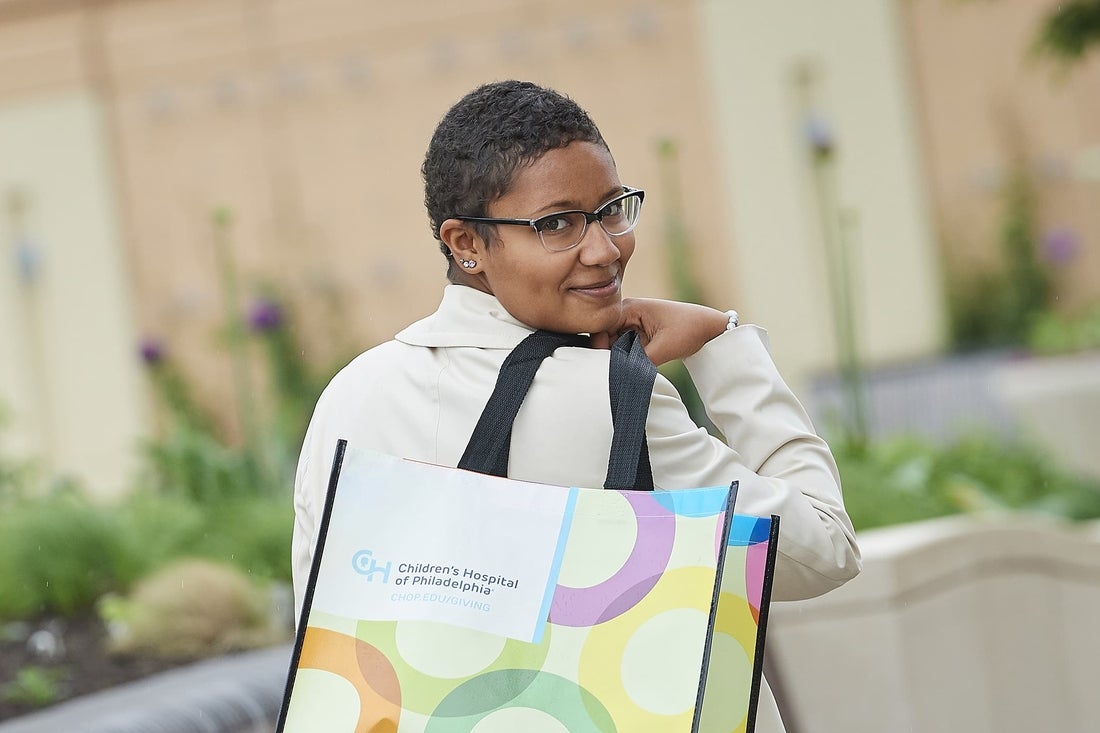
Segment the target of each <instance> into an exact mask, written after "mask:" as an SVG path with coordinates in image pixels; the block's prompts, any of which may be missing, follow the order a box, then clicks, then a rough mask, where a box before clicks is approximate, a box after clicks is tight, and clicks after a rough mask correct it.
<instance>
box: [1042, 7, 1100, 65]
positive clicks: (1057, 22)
mask: <svg viewBox="0 0 1100 733" xmlns="http://www.w3.org/2000/svg"><path fill="white" fill-rule="evenodd" d="M1098 43H1100V0H1068V1H1067V2H1060V3H1058V5H1057V6H1056V7H1055V8H1054V9H1053V10H1052V11H1050V13H1049V14H1048V15H1047V16H1046V17H1045V18H1044V19H1043V21H1042V23H1041V24H1040V27H1039V32H1038V33H1037V34H1036V37H1035V43H1034V48H1035V50H1036V51H1037V52H1039V53H1042V54H1046V55H1049V56H1051V57H1054V58H1057V59H1060V60H1062V61H1065V62H1076V61H1079V60H1080V59H1082V58H1083V57H1084V56H1085V54H1086V53H1088V52H1089V51H1090V50H1091V49H1092V48H1094V47H1095V46H1096V45H1097V44H1098Z"/></svg>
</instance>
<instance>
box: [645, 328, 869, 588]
mask: <svg viewBox="0 0 1100 733" xmlns="http://www.w3.org/2000/svg"><path fill="white" fill-rule="evenodd" d="M685 364H686V366H687V367H688V371H689V372H690V374H691V376H692V380H693V381H694V382H695V385H696V387H697V388H698V390H699V394H700V397H701V398H702V400H703V403H704V404H705V406H706V410H707V415H708V416H709V417H710V419H711V420H712V421H713V422H714V424H715V425H716V426H717V427H718V429H719V430H721V431H722V434H723V435H724V436H725V438H726V443H723V442H721V441H720V440H718V439H716V438H713V437H711V436H710V435H708V434H707V433H706V431H704V430H702V429H700V428H696V427H695V426H694V423H693V422H692V421H691V418H690V416H689V415H688V414H687V410H686V408H685V407H684V405H683V402H682V401H681V400H680V398H679V396H678V395H677V394H676V391H675V389H674V388H673V387H672V385H671V384H670V383H669V382H668V381H667V380H666V379H664V378H663V377H658V381H657V385H656V386H655V388H654V396H653V402H652V404H651V406H650V414H649V419H648V422H647V432H648V435H649V447H650V452H651V455H652V463H653V467H654V481H655V483H656V484H657V485H658V486H661V487H664V488H683V487H690V486H715V485H723V484H727V483H729V482H731V481H733V480H737V481H738V482H739V486H738V495H737V509H736V510H737V512H738V513H740V514H749V515H754V516H770V515H772V514H777V515H779V517H780V524H779V550H778V554H777V560H776V572H775V579H774V582H773V586H772V597H773V599H775V600H778V601H782V600H798V599H803V598H811V597H813V596H817V595H820V594H822V593H825V592H827V591H829V590H832V589H833V588H836V587H838V586H840V585H841V584H843V583H844V582H846V581H847V580H849V579H851V578H852V577H854V576H855V575H856V574H857V573H858V572H859V570H860V556H859V548H858V546H857V544H856V537H855V531H854V530H853V528H852V523H851V520H850V519H849V518H848V514H847V512H846V511H845V509H844V501H843V497H842V495H841V489H840V477H839V474H838V471H837V467H836V462H835V461H834V459H833V456H832V453H831V452H830V450H829V447H828V445H826V443H825V441H824V440H822V439H821V438H820V437H819V436H818V435H817V433H816V432H815V431H814V428H813V425H812V424H811V422H810V419H809V416H808V415H807V414H806V411H805V410H804V409H803V407H802V405H801V404H800V403H799V402H798V400H797V398H796V397H795V396H794V394H793V393H792V392H791V390H790V389H789V388H788V387H787V385H786V384H785V383H784V381H783V379H782V378H781V377H780V375H779V372H778V370H777V369H776V367H775V364H774V363H773V361H772V359H771V356H770V354H769V353H768V350H767V346H766V333H765V332H764V331H763V330H762V329H760V328H758V327H756V326H741V327H738V328H735V329H732V330H730V331H727V332H726V333H725V334H723V335H721V336H719V337H717V338H715V339H713V340H712V341H710V342H709V343H707V344H706V345H705V346H704V347H703V348H702V349H701V350H700V351H699V352H698V353H697V354H695V355H693V356H691V357H689V358H688V359H685Z"/></svg>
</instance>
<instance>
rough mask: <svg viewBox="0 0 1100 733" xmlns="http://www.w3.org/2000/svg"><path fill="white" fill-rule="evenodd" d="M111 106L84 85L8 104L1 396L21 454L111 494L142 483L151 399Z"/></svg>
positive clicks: (2, 132) (1, 157)
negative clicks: (121, 225)
mask: <svg viewBox="0 0 1100 733" xmlns="http://www.w3.org/2000/svg"><path fill="white" fill-rule="evenodd" d="M101 112H102V111H101V109H100V107H99V105H98V104H97V103H96V101H95V100H94V99H93V98H92V97H91V95H89V94H87V93H84V92H80V91H69V92H60V91H59V92H54V93H48V94H42V95H41V96H37V97H34V98H29V99H27V100H26V101H24V102H22V103H18V104H16V103H8V104H2V103H0V198H2V199H3V200H4V202H5V206H4V207H3V208H4V211H3V215H2V222H0V343H2V344H3V345H4V346H3V348H2V349H0V401H2V402H4V403H7V405H8V406H9V408H10V410H11V413H12V414H11V417H12V418H13V421H14V422H13V426H12V433H11V435H12V442H11V444H10V445H11V446H12V448H13V449H14V451H15V452H16V453H17V454H21V455H29V456H34V457H37V458H39V459H41V460H42V461H43V462H44V463H45V468H46V469H47V470H49V471H51V472H56V473H60V474H76V475H79V476H81V477H82V478H83V479H84V480H85V481H86V482H87V485H88V487H89V488H90V489H92V490H93V491H94V492H95V493H97V494H99V495H103V496H109V495H112V494H115V493H118V492H119V491H121V490H123V489H124V488H126V487H127V486H128V485H129V482H130V479H131V478H132V476H131V471H132V469H133V468H134V460H133V459H134V457H135V455H136V453H135V451H136V448H137V443H136V441H137V438H138V436H139V434H140V432H141V418H142V394H141V382H140V374H139V373H138V372H137V366H136V361H135V359H134V354H135V350H136V341H137V338H136V333H135V329H134V322H133V321H134V319H133V316H134V302H133V300H132V298H131V290H130V283H129V279H128V274H127V272H126V268H125V259H124V255H123V251H122V248H121V238H120V236H119V231H118V222H117V220H116V205H117V201H116V198H115V193H114V183H113V179H112V175H111V161H110V157H109V153H108V146H107V145H106V144H105V140H106V134H107V133H106V131H105V129H104V122H103V118H102V114H101ZM17 198H18V199H21V201H22V203H21V204H18V205H17V204H16V199H17ZM19 249H23V250H24V251H27V250H33V251H35V252H37V253H38V255H37V257H38V264H37V267H35V268H31V269H30V271H28V270H27V268H24V267H20V258H19V255H18V254H17V250H19ZM23 261H24V262H26V259H23Z"/></svg>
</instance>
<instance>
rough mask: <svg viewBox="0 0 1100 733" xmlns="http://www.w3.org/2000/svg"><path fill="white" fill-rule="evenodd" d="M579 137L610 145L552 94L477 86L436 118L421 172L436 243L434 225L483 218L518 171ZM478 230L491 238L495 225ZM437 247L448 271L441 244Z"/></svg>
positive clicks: (532, 88)
mask: <svg viewBox="0 0 1100 733" xmlns="http://www.w3.org/2000/svg"><path fill="white" fill-rule="evenodd" d="M578 140H580V141H583V142H590V143H596V144H599V145H602V146H603V147H604V148H605V149H606V148H607V143H606V142H605V141H604V139H603V136H602V135H601V134H600V131H599V129H598V128H597V127H596V123H594V122H593V121H592V118H591V117H589V116H588V113H587V112H585V111H584V110H583V109H581V107H580V106H579V105H578V104H577V103H576V102H574V101H573V100H572V99H570V98H569V97H566V96H565V95H563V94H560V93H559V92H556V91H554V90H553V89H547V88H544V87H540V86H538V85H537V84H533V83H531V82H526V81H514V80H511V81H499V82H493V83H491V84H484V85H482V86H479V87H478V88H476V89H474V90H473V91H471V92H470V93H468V94H467V95H466V96H464V97H463V98H462V99H460V100H459V101H458V102H457V103H455V105H454V106H453V107H451V109H450V110H448V112H447V113H446V114H445V115H444V116H443V119H441V120H440V121H439V124H438V125H437V126H436V128H435V132H434V133H433V134H432V139H431V142H430V143H429V144H428V151H427V153H426V154H425V156H424V164H423V166H421V169H420V172H421V175H422V176H423V177H424V206H425V207H426V208H427V209H428V218H429V220H430V222H431V227H432V235H433V236H434V237H435V238H436V239H437V240H439V239H440V237H439V227H440V226H441V225H442V224H443V222H444V221H445V220H447V219H450V218H452V217H455V216H485V215H486V213H487V210H488V207H489V204H490V203H491V202H493V201H495V200H496V199H498V198H500V197H501V196H503V195H504V194H505V193H507V192H508V189H509V188H510V186H511V184H512V182H513V180H514V179H515V175H516V171H517V170H519V169H520V168H521V167H523V166H526V165H529V164H531V163H533V162H534V161H535V160H537V159H538V158H539V157H541V156H542V155H543V154H544V153H546V152H548V151H550V150H554V149H556V148H563V147H565V146H566V145H569V143H572V142H575V141H578ZM608 152H610V150H608ZM476 226H477V227H478V233H479V234H480V235H481V236H482V238H483V239H485V241H486V242H489V241H491V239H492V234H493V231H494V230H493V227H492V225H487V224H477V225H476ZM439 248H440V250H441V251H442V252H443V255H444V257H446V258H447V261H448V263H449V268H453V267H454V262H453V261H452V260H451V258H450V252H449V251H448V249H447V246H446V245H445V244H443V242H442V241H441V240H440V244H439ZM449 271H450V272H452V273H453V269H450V270H449Z"/></svg>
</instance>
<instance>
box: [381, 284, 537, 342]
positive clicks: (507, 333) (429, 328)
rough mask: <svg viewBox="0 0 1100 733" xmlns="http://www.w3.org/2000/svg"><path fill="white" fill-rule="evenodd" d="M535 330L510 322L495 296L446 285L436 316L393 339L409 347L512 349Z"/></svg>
mask: <svg viewBox="0 0 1100 733" xmlns="http://www.w3.org/2000/svg"><path fill="white" fill-rule="evenodd" d="M534 330H535V329H533V328H530V327H528V326H525V325H523V324H522V323H520V322H519V321H517V320H516V319H515V318H513V317H512V315H511V314H510V313H508V311H506V310H504V306H502V305H501V304H500V301H499V300H497V299H496V298H495V297H494V296H492V295H490V294H488V293H483V292H481V291H480V290H476V289H475V288H471V287H469V286H466V285H447V286H446V287H445V288H444V289H443V300H442V302H440V304H439V308H438V309H437V310H436V312H435V313H433V314H431V315H430V316H428V317H427V318H424V319H421V320H419V321H417V322H416V323H413V324H412V325H410V326H408V327H407V328H405V329H404V330H402V331H401V332H400V333H398V334H397V335H396V336H395V337H394V338H395V339H396V340H398V341H400V342H401V343H404V344H409V345H410V346H475V347H478V348H482V349H512V348H513V347H515V345H516V344H518V343H519V342H520V341H522V340H523V339H524V338H526V337H527V336H528V335H529V334H531V333H533V332H534Z"/></svg>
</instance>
